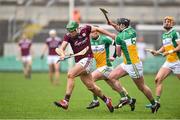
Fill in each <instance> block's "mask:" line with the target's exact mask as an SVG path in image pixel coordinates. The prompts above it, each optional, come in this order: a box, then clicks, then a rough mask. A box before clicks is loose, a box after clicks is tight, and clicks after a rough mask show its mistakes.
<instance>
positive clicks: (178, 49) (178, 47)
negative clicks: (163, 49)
mask: <svg viewBox="0 0 180 120" xmlns="http://www.w3.org/2000/svg"><path fill="white" fill-rule="evenodd" d="M177 44H178V45H177V47H176V48H175V49H174V50H173V52H179V51H180V39H179V40H178V41H177Z"/></svg>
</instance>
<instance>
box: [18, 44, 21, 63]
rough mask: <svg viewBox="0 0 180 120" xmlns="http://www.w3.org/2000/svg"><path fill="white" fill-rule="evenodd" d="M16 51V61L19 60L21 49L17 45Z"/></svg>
mask: <svg viewBox="0 0 180 120" xmlns="http://www.w3.org/2000/svg"><path fill="white" fill-rule="evenodd" d="M17 49H18V53H17V60H21V57H22V56H21V47H20V46H19V45H18V46H17Z"/></svg>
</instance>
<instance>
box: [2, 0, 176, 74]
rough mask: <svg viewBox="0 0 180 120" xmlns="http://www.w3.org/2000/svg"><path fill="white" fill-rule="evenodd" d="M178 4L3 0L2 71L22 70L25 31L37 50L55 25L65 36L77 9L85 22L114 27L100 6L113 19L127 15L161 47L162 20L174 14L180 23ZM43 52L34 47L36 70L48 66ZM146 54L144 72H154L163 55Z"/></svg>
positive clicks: (139, 0) (148, 0) (132, 0)
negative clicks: (19, 58)
mask: <svg viewBox="0 0 180 120" xmlns="http://www.w3.org/2000/svg"><path fill="white" fill-rule="evenodd" d="M179 6H180V1H179V0H145V1H144V0H110V1H109V0H70V1H69V0H0V26H1V27H0V43H1V44H0V56H1V57H0V71H20V70H21V63H20V62H19V61H17V60H16V56H17V49H16V44H17V41H18V39H19V36H20V35H21V34H22V33H23V32H26V33H27V34H28V36H29V37H30V38H32V40H33V46H34V50H37V49H38V50H41V48H42V44H43V43H44V41H45V39H46V38H47V37H48V31H49V30H50V29H56V30H57V32H58V35H59V36H60V37H61V38H62V37H63V34H64V33H65V32H66V30H65V25H66V24H67V22H68V21H69V20H70V19H72V18H73V10H74V9H76V10H78V11H79V12H80V17H81V23H82V24H84V23H88V24H99V25H100V26H101V25H102V26H103V27H104V28H105V29H106V28H107V29H109V30H112V31H113V28H111V27H109V26H107V25H105V24H106V21H105V18H104V16H103V14H102V13H101V12H100V10H99V8H100V7H102V8H105V9H107V10H108V12H109V15H108V16H109V17H110V19H112V20H113V21H115V20H116V19H117V18H118V17H127V18H129V19H131V21H132V24H131V25H132V26H133V27H134V28H136V30H137V33H138V37H144V40H145V42H146V43H147V44H148V48H155V49H158V48H159V47H160V45H161V39H160V35H161V33H162V30H163V29H162V26H161V25H162V20H163V18H164V17H165V16H166V15H171V16H174V17H175V21H176V24H178V23H180V10H179V9H180V8H179ZM177 29H178V31H179V30H180V29H179V27H178V26H177ZM40 54H41V51H34V59H33V71H47V70H48V66H47V65H45V64H46V60H43V61H41V60H40V57H39V56H40ZM147 57H148V58H147V59H146V61H145V63H144V67H145V69H144V70H145V73H155V72H156V71H157V70H158V68H159V67H160V65H161V64H160V63H162V61H163V58H162V59H161V58H153V57H152V56H151V55H150V54H148V55H147ZM69 61H72V60H69ZM153 61H157V62H156V63H154V62H153ZM67 63H72V62H68V61H65V64H62V65H61V68H60V69H61V71H67V69H68V68H67ZM115 64H116V63H115ZM69 66H72V64H71V65H69ZM149 68H151V69H149Z"/></svg>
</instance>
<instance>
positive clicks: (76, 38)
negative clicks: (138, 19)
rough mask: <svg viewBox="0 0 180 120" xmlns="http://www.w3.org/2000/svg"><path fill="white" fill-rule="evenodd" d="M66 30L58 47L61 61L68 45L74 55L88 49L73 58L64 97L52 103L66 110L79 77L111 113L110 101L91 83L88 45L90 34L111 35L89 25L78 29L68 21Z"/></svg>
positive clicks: (90, 52) (90, 57) (91, 54)
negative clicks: (95, 32) (73, 63)
mask: <svg viewBox="0 0 180 120" xmlns="http://www.w3.org/2000/svg"><path fill="white" fill-rule="evenodd" d="M66 29H67V30H68V33H66V34H65V36H64V40H63V42H62V45H61V47H60V51H61V52H62V54H61V56H60V58H61V59H62V60H63V59H64V57H65V49H66V47H67V45H68V43H69V44H70V45H71V48H72V50H73V52H74V54H76V53H78V52H80V51H81V50H83V49H85V48H86V47H87V46H88V47H89V50H88V51H87V52H86V53H85V54H84V55H81V56H76V57H75V62H76V64H75V66H74V67H72V68H71V69H70V70H69V71H68V73H67V88H66V94H65V97H64V99H63V100H60V101H58V102H54V103H55V105H56V106H58V107H62V108H63V109H68V106H69V100H70V97H71V94H72V92H73V88H74V82H75V77H78V76H79V77H80V79H81V81H82V82H83V83H84V85H85V86H86V87H87V89H88V90H90V91H91V92H93V93H94V94H95V95H97V96H98V97H100V98H101V99H102V100H103V101H104V103H105V104H106V106H107V107H108V109H109V111H110V112H113V111H114V108H113V106H112V102H111V99H110V98H108V97H106V96H105V95H104V94H103V93H102V91H101V89H100V88H99V87H98V86H97V85H96V84H95V82H93V81H92V76H91V73H90V72H91V70H92V67H93V66H92V62H93V53H92V50H91V44H90V33H91V32H94V31H99V32H101V33H104V34H106V35H110V36H111V35H112V34H111V33H109V32H108V31H105V30H104V29H101V28H97V27H93V26H89V25H85V26H83V27H79V24H78V23H77V22H75V21H70V22H69V23H68V24H67V26H66ZM82 97H83V96H82Z"/></svg>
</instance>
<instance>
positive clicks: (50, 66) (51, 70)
mask: <svg viewBox="0 0 180 120" xmlns="http://www.w3.org/2000/svg"><path fill="white" fill-rule="evenodd" d="M53 73H54V66H53V64H49V79H50V82H51V84H53V81H54V77H53Z"/></svg>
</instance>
